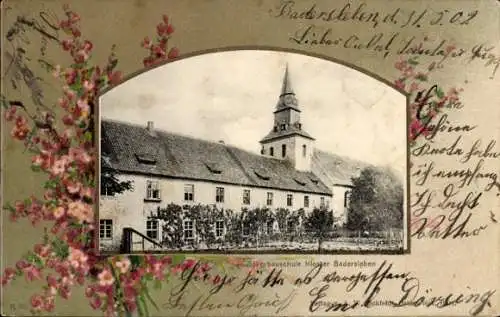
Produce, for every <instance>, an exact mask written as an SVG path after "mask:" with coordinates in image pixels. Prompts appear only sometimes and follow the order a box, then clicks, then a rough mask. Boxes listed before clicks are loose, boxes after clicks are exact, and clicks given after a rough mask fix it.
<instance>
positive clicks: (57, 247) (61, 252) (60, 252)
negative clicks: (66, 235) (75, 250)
mask: <svg viewBox="0 0 500 317" xmlns="http://www.w3.org/2000/svg"><path fill="white" fill-rule="evenodd" d="M52 248H53V249H54V252H55V253H56V256H57V257H59V258H61V259H65V258H67V257H68V255H69V246H68V245H67V244H66V243H64V241H62V240H60V239H56V240H54V241H53V242H52Z"/></svg>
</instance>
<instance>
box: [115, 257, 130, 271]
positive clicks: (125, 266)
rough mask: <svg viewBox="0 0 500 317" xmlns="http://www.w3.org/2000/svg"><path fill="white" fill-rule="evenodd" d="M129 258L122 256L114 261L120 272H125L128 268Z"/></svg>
mask: <svg viewBox="0 0 500 317" xmlns="http://www.w3.org/2000/svg"><path fill="white" fill-rule="evenodd" d="M130 265H131V263H130V260H129V259H128V258H123V259H122V260H121V261H118V262H116V264H115V266H116V267H117V268H118V269H119V270H120V272H121V273H122V274H125V273H127V271H128V270H129V269H130Z"/></svg>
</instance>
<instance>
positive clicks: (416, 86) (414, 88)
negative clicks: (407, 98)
mask: <svg viewBox="0 0 500 317" xmlns="http://www.w3.org/2000/svg"><path fill="white" fill-rule="evenodd" d="M418 89H419V86H418V83H411V85H410V92H415V91H417V90H418Z"/></svg>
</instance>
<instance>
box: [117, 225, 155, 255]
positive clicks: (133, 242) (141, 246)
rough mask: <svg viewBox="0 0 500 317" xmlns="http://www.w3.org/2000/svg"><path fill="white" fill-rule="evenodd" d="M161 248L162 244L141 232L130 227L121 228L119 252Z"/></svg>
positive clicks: (146, 250)
mask: <svg viewBox="0 0 500 317" xmlns="http://www.w3.org/2000/svg"><path fill="white" fill-rule="evenodd" d="M161 249H162V245H161V244H160V243H158V242H157V241H155V240H153V239H151V238H149V237H147V236H145V235H144V234H142V233H141V232H139V231H137V230H135V229H133V228H130V227H127V228H123V237H122V243H121V250H120V253H135V252H148V251H161Z"/></svg>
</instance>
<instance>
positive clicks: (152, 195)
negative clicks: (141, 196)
mask: <svg viewBox="0 0 500 317" xmlns="http://www.w3.org/2000/svg"><path fill="white" fill-rule="evenodd" d="M146 199H160V184H159V182H158V181H147V182H146Z"/></svg>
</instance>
